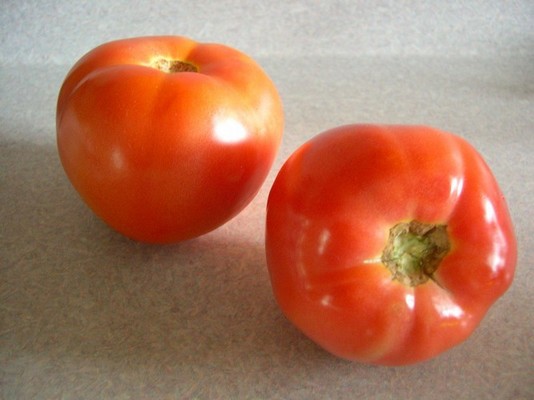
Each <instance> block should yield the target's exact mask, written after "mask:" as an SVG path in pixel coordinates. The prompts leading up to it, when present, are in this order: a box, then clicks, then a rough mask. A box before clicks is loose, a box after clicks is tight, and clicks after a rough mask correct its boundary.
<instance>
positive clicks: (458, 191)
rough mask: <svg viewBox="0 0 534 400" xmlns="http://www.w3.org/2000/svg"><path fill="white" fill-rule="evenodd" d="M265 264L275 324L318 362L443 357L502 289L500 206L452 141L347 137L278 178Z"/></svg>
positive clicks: (504, 226)
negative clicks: (295, 334)
mask: <svg viewBox="0 0 534 400" xmlns="http://www.w3.org/2000/svg"><path fill="white" fill-rule="evenodd" d="M266 229H267V230H266V251H267V261H268V268H269V272H270V277H271V282H272V285H273V291H274V294H275V297H276V299H277V301H278V303H279V305H280V307H281V309H282V311H283V312H284V313H285V315H286V316H287V317H288V319H289V320H290V321H292V322H293V323H294V324H295V325H296V326H297V327H298V328H299V329H301V330H302V331H303V332H304V333H305V334H306V335H307V336H309V337H310V338H311V339H312V340H314V341H315V342H316V343H318V344H319V345H320V346H322V347H323V348H324V349H326V350H328V351H330V352H331V353H333V354H335V355H337V356H340V357H343V358H346V359H350V360H358V361H361V362H368V363H372V364H382V365H402V364H409V363H414V362H418V361H422V360H425V359H428V358H430V357H433V356H436V355H437V354H439V353H441V352H443V351H445V350H447V349H449V348H451V347H453V346H455V345H457V344H458V343H460V342H462V341H463V340H464V339H466V338H467V337H468V336H469V335H470V334H471V332H472V331H473V330H474V329H475V328H476V327H477V325H478V324H479V322H480V321H481V319H482V318H483V316H484V314H485V313H486V311H487V310H488V308H489V307H490V306H491V305H492V304H493V303H494V302H495V301H496V299H497V298H498V297H499V296H501V295H502V294H503V293H504V292H505V291H506V290H507V288H508V287H509V286H510V284H511V282H512V279H513V275H514V269H515V263H516V242H515V237H514V232H513V227H512V223H511V220H510V216H509V213H508V210H507V206H506V204H505V200H504V198H503V195H502V193H501V191H500V190H499V188H498V186H497V183H496V181H495V179H494V177H493V175H492V173H491V171H490V170H489V168H488V166H487V165H486V163H485V162H484V161H483V159H482V158H481V156H480V155H479V154H478V153H477V152H476V150H475V149H474V148H473V147H472V146H471V145H469V144H468V143H467V142H466V141H465V140H463V139H461V138H459V137H457V136H454V135H452V134H449V133H444V132H440V131H438V130H435V129H432V128H428V127H420V126H373V125H350V126H343V127H339V128H335V129H332V130H329V131H327V132H324V133H323V134H320V135H318V136H316V137H314V138H313V139H311V140H310V141H309V142H307V143H306V144H304V145H303V146H302V147H300V148H299V149H298V150H297V151H296V152H295V153H294V154H293V155H292V156H291V157H290V158H289V159H288V160H287V162H286V163H285V164H284V166H283V167H282V169H281V171H280V173H279V174H278V176H277V178H276V180H275V182H274V185H273V187H272V189H271V192H270V194H269V199H268V205H267V227H266Z"/></svg>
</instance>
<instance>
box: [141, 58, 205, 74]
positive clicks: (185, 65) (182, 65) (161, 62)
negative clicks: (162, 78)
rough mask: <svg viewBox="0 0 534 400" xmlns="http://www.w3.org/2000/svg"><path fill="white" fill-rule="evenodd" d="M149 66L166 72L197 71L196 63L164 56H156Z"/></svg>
mask: <svg viewBox="0 0 534 400" xmlns="http://www.w3.org/2000/svg"><path fill="white" fill-rule="evenodd" d="M151 66H152V67H153V68H156V69H159V70H160V71H162V72H165V73H168V74H174V73H178V72H198V68H197V66H196V65H193V64H191V63H189V62H186V61H181V60H171V59H168V58H165V57H160V58H156V59H155V60H153V61H152V62H151Z"/></svg>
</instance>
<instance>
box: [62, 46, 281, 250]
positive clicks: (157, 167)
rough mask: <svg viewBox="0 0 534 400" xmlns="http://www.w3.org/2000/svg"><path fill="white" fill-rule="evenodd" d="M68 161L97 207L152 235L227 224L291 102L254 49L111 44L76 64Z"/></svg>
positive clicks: (179, 235)
mask: <svg viewBox="0 0 534 400" xmlns="http://www.w3.org/2000/svg"><path fill="white" fill-rule="evenodd" d="M56 125H57V145H58V149H59V155H60V158H61V162H62V164H63V167H64V169H65V171H66V173H67V176H68V178H69V179H70V181H71V182H72V184H73V186H74V187H75V188H76V190H77V191H78V192H79V194H80V195H81V197H82V198H83V199H84V200H85V202H86V203H87V204H88V205H89V206H90V208H91V209H92V210H93V211H94V212H95V213H96V214H97V215H99V216H100V217H101V218H102V219H103V220H104V221H106V222H107V223H108V224H109V225H111V226H112V227H113V228H115V229H116V230H118V231H119V232H121V233H123V234H124V235H127V236H129V237H131V238H133V239H136V240H141V241H147V242H162V243H163V242H174V241H180V240H185V239H189V238H192V237H195V236H198V235H201V234H204V233H206V232H209V231H211V230H213V229H215V228H216V227H218V226H220V225H222V224H223V223H224V222H226V221H228V220H229V219H230V218H232V217H233V216H235V215H236V214H237V213H238V212H239V211H240V210H242V209H243V208H244V207H245V206H246V205H247V204H248V203H249V202H250V201H251V200H252V198H253V197H254V196H255V194H256V193H257V191H258V190H259V188H260V186H261V184H262V183H263V181H264V179H265V177H266V175H267V173H268V172H269V170H270V168H271V166H272V162H273V160H274V157H275V155H276V152H277V150H278V147H279V144H280V140H281V135H282V130H283V111H282V105H281V100H280V97H279V95H278V93H277V91H276V88H275V86H274V84H273V82H272V81H271V80H270V79H269V77H268V76H267V75H266V73H265V72H264V71H263V70H262V69H261V68H260V66H259V65H258V64H257V63H255V62H254V61H253V60H252V59H251V58H250V57H248V56H247V55H245V54H243V53H241V52H239V51H237V50H235V49H232V48H230V47H227V46H224V45H219V44H202V43H197V42H195V41H193V40H191V39H188V38H184V37H141V38H133V39H124V40H118V41H114V42H110V43H106V44H103V45H101V46H99V47H97V48H95V49H93V50H92V51H90V52H89V53H87V54H86V55H85V56H83V57H82V58H81V59H80V60H79V61H78V62H77V63H76V64H75V65H74V67H73V68H72V69H71V71H70V72H69V73H68V75H67V77H66V79H65V81H64V83H63V85H62V88H61V91H60V93H59V98H58V103H57V118H56Z"/></svg>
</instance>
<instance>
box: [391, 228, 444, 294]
mask: <svg viewBox="0 0 534 400" xmlns="http://www.w3.org/2000/svg"><path fill="white" fill-rule="evenodd" d="M450 247H451V246H450V241H449V235H448V234H447V226H446V225H439V224H426V223H423V222H419V221H416V220H413V221H410V222H401V223H399V224H397V225H395V226H394V227H392V228H391V229H390V231H389V238H388V241H387V244H386V246H385V248H384V251H383V253H382V257H381V259H382V262H383V263H384V264H385V265H386V267H387V268H388V269H389V270H390V271H391V273H392V275H393V279H395V280H398V281H400V282H401V283H403V284H405V285H408V286H417V285H421V284H423V283H425V282H427V281H428V280H429V279H432V280H434V278H433V274H434V273H435V272H436V270H437V269H438V267H439V265H440V264H441V261H442V260H443V258H444V257H445V256H446V255H447V253H448V252H449V250H450Z"/></svg>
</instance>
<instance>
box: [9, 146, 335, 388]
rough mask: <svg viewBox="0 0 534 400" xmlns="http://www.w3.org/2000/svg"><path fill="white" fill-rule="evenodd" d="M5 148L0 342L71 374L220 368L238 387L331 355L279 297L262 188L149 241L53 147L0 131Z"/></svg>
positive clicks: (218, 373) (202, 373)
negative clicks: (213, 224) (116, 225)
mask: <svg viewBox="0 0 534 400" xmlns="http://www.w3.org/2000/svg"><path fill="white" fill-rule="evenodd" d="M0 152H1V154H0V162H1V164H0V167H1V171H2V182H1V186H2V189H1V200H2V201H1V213H0V218H2V221H3V223H2V228H1V229H2V231H1V232H2V235H1V236H2V253H3V254H2V259H3V261H2V264H3V267H2V269H1V270H0V274H1V276H0V277H1V279H0V281H1V282H0V286H1V289H2V290H1V293H2V304H3V305H4V306H5V307H4V309H3V311H2V313H3V314H4V315H3V317H4V321H5V326H6V327H7V329H6V332H7V333H6V334H5V336H4V343H5V345H6V346H8V347H9V348H10V349H11V350H10V351H11V353H12V354H15V355H16V358H19V359H23V358H25V357H26V358H25V359H28V360H36V359H40V360H41V361H42V360H45V361H43V362H44V363H45V366H44V367H43V368H44V369H48V368H52V366H54V367H53V368H55V371H56V372H55V374H64V375H65V376H70V375H71V374H72V373H73V371H72V366H73V365H76V366H78V368H81V367H80V366H83V368H82V370H84V371H85V373H86V374H87V373H89V374H91V373H92V374H95V377H96V376H101V375H102V374H104V375H105V374H108V373H109V374H119V373H121V374H124V375H126V376H129V377H132V376H137V377H142V376H144V374H145V373H148V374H159V373H161V374H167V375H169V374H170V375H173V376H180V377H181V378H180V379H181V381H182V382H188V383H190V382H197V381H198V382H199V385H201V384H205V383H206V379H207V377H208V376H212V379H216V383H217V385H220V386H222V387H225V388H227V389H230V390H234V389H235V390H237V389H236V388H237V386H239V385H247V384H249V385H250V384H253V382H254V381H257V380H259V379H265V376H266V373H267V375H268V372H266V371H269V370H270V369H272V368H273V365H274V366H277V368H278V371H280V368H282V370H283V369H287V370H288V371H293V375H291V374H287V377H288V379H291V380H292V379H298V378H297V376H298V373H296V372H295V369H296V368H298V363H297V364H295V362H294V360H295V359H299V358H300V357H303V354H307V355H305V356H304V358H310V357H312V358H313V357H318V358H323V360H326V359H329V356H327V355H325V354H324V352H322V351H321V350H319V349H318V348H317V347H316V346H315V345H314V344H312V343H311V342H310V341H308V340H307V339H305V338H304V337H303V336H302V335H301V334H300V333H299V332H297V330H296V329H294V328H293V327H292V326H291V325H290V324H289V323H288V322H287V320H286V319H285V318H284V317H283V316H282V314H281V312H280V311H279V309H278V307H277V305H276V303H275V300H274V297H273V295H272V292H271V287H270V283H269V276H268V273H267V268H266V264H265V255H264V247H263V220H264V204H265V190H264V191H262V192H261V193H260V195H259V196H258V199H256V200H254V201H253V203H252V204H251V205H250V206H249V207H248V208H247V209H245V210H244V211H243V212H242V213H241V214H240V215H239V216H238V217H236V218H235V219H234V220H232V221H230V222H229V223H228V224H226V225H225V226H223V227H221V228H219V229H218V230H216V231H214V232H212V233H210V234H207V235H205V236H203V237H200V238H198V239H195V240H191V241H188V242H183V243H180V244H175V245H165V246H156V245H147V244H142V243H137V242H134V241H132V240H129V239H127V238H125V237H123V236H121V235H119V234H118V233H116V232H114V231H113V230H111V229H110V228H108V227H107V226H106V225H105V224H104V223H102V222H101V221H100V220H99V219H98V218H96V217H95V216H94V215H93V214H92V212H91V211H90V210H89V209H88V208H87V207H86V206H85V205H84V204H83V203H82V201H81V200H80V198H79V197H78V195H77V194H76V192H75V191H74V189H73V188H72V187H71V186H70V183H69V182H68V180H67V178H66V177H65V174H64V172H63V170H62V167H61V165H60V162H59V159H58V157H57V152H56V149H55V146H54V145H52V144H44V145H35V144H28V143H17V142H9V141H7V142H6V141H3V142H2V143H1V147H0ZM41 372H42V371H41ZM278 373H279V372H278ZM45 376H46V373H45V374H44V375H43V377H45ZM244 377H245V378H246V379H249V380H250V381H248V383H247V382H246V381H244V380H243V379H244ZM43 379H44V378H43ZM202 382H204V383H202ZM236 385H237V386H236ZM266 387H267V386H266ZM197 389H198V390H200V389H199V388H195V387H189V388H188V389H187V390H189V391H190V392H188V393H189V394H192V395H194V393H195V391H196V390H197ZM184 393H185V392H184Z"/></svg>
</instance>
